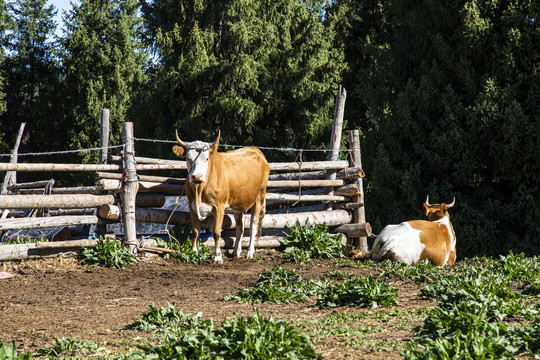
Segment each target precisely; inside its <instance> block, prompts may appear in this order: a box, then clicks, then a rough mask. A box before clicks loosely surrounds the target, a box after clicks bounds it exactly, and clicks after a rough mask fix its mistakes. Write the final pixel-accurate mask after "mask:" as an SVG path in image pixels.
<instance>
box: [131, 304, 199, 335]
mask: <svg viewBox="0 0 540 360" xmlns="http://www.w3.org/2000/svg"><path fill="white" fill-rule="evenodd" d="M141 315H142V316H141V318H140V319H138V320H136V321H135V322H133V323H131V324H129V325H128V326H127V328H128V329H137V330H142V331H156V332H163V331H170V332H178V331H181V330H185V329H192V328H205V327H206V326H208V325H209V320H204V319H203V318H202V313H198V314H196V315H193V314H184V313H183V312H182V311H181V310H176V309H175V304H170V303H167V306H166V307H161V308H157V307H155V306H154V305H150V311H147V312H144V313H142V314H141Z"/></svg>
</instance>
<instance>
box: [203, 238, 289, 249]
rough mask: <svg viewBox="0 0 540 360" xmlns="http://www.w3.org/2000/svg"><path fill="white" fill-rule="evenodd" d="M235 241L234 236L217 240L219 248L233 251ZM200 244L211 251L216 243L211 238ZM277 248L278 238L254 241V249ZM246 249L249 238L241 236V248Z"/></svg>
mask: <svg viewBox="0 0 540 360" xmlns="http://www.w3.org/2000/svg"><path fill="white" fill-rule="evenodd" d="M235 241H236V235H231V236H222V238H221V239H219V246H220V248H222V249H233V248H234V243H235ZM201 243H202V244H204V245H206V246H208V247H209V248H211V249H213V248H214V247H215V244H216V242H215V241H214V239H212V238H206V239H205V241H204V242H201ZM279 246H280V243H279V241H278V236H261V237H260V238H258V239H255V249H261V248H269V249H275V248H279ZM248 247H249V236H243V237H242V248H243V249H247V248H248Z"/></svg>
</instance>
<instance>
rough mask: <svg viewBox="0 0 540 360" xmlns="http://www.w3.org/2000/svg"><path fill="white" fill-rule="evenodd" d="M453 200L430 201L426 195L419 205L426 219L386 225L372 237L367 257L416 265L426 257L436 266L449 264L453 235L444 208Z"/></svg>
mask: <svg viewBox="0 0 540 360" xmlns="http://www.w3.org/2000/svg"><path fill="white" fill-rule="evenodd" d="M454 204H455V199H454V201H452V203H451V204H444V203H442V204H430V203H429V196H428V197H427V198H426V202H425V203H424V205H423V208H424V211H425V213H426V216H427V217H428V221H425V220H412V221H406V222H402V223H401V224H398V225H387V226H386V227H385V228H384V229H382V231H381V232H380V234H379V235H378V236H377V239H375V242H374V244H373V247H372V249H371V252H370V254H369V257H371V259H372V260H373V261H375V262H378V261H382V260H394V261H399V262H403V263H405V264H408V265H416V264H417V263H418V262H419V261H421V260H428V261H429V262H430V263H432V264H434V265H438V266H444V265H447V264H448V265H453V264H454V262H455V261H456V235H455V233H454V228H453V227H452V224H451V223H450V215H449V214H448V209H450V208H452V207H453V206H454Z"/></svg>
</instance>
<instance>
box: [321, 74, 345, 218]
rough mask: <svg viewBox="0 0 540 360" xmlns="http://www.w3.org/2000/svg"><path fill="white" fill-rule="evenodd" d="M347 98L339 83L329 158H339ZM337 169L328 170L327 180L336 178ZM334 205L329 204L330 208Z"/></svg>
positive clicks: (328, 193)
mask: <svg viewBox="0 0 540 360" xmlns="http://www.w3.org/2000/svg"><path fill="white" fill-rule="evenodd" d="M346 98H347V91H346V90H345V89H344V88H343V87H342V86H341V85H339V89H338V92H337V95H336V107H335V110H334V123H333V126H332V136H331V137H330V152H329V154H328V160H329V161H334V160H339V147H340V145H341V133H342V131H343V115H344V113H345V99H346ZM336 173H337V171H336V170H330V171H327V173H326V174H327V180H335V179H336ZM326 194H327V195H333V194H334V188H332V187H329V188H327V189H326ZM331 208H332V207H331V206H330V205H329V206H328V209H331Z"/></svg>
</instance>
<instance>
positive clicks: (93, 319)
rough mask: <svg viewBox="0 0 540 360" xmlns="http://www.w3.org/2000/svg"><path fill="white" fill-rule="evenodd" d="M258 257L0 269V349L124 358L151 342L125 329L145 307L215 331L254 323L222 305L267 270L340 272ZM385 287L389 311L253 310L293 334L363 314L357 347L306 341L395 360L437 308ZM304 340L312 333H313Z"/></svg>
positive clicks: (340, 352) (64, 262) (241, 308)
mask: <svg viewBox="0 0 540 360" xmlns="http://www.w3.org/2000/svg"><path fill="white" fill-rule="evenodd" d="M256 257H257V258H258V259H259V261H246V260H244V259H231V258H225V259H224V264H222V265H217V264H214V263H213V262H212V261H207V262H205V263H203V264H199V265H194V264H189V263H182V262H180V261H179V260H174V259H169V260H164V259H162V258H160V257H152V258H147V259H142V260H141V261H137V262H136V263H135V264H134V265H132V266H130V267H128V268H127V269H123V270H118V269H107V268H86V267H83V266H81V265H79V264H78V262H77V260H75V259H73V258H69V259H61V258H54V259H47V260H33V261H25V262H22V263H19V262H11V263H0V271H9V272H11V273H13V274H15V275H16V276H15V277H14V278H11V279H2V280H0V340H1V341H3V342H4V344H7V343H9V342H11V341H12V340H15V341H16V344H17V349H18V350H19V352H22V351H24V352H29V351H31V352H34V351H36V350H37V349H40V348H44V347H47V346H52V345H54V343H55V340H54V338H55V337H59V338H62V337H76V338H77V340H78V341H84V340H88V341H94V342H99V343H106V344H107V346H108V347H109V348H111V349H110V351H111V352H113V353H116V352H123V353H126V349H125V348H126V345H125V344H126V343H129V342H130V341H131V342H133V341H134V339H137V338H141V337H149V335H148V333H141V332H137V331H135V330H129V329H126V325H127V324H129V323H131V322H133V321H135V320H136V319H138V318H139V317H140V314H141V313H143V312H145V311H148V310H149V304H154V305H155V306H157V307H161V306H166V305H167V302H169V303H174V304H175V308H176V309H177V310H182V311H183V312H184V313H198V312H202V313H203V316H204V317H205V318H212V319H214V321H215V322H217V323H220V322H221V321H222V320H223V319H224V318H229V319H230V318H231V317H232V316H233V314H234V313H237V314H239V315H251V314H253V306H252V305H250V304H237V303H235V302H232V301H224V300H223V297H224V296H227V295H232V294H235V293H236V292H237V291H238V290H241V289H244V288H247V287H249V286H250V285H252V284H253V283H254V282H255V281H256V280H257V278H258V275H259V274H260V272H261V271H262V270H263V269H271V268H272V267H273V266H274V265H275V264H280V265H281V266H282V267H283V268H286V269H292V268H294V269H296V270H297V272H298V273H299V274H300V275H301V276H302V277H304V278H310V279H318V278H319V277H321V276H322V275H323V274H325V273H327V272H329V271H333V270H336V264H337V261H317V262H316V263H314V264H312V265H296V264H284V263H282V262H281V253H279V252H277V251H273V250H258V251H257V253H256ZM338 270H340V271H343V272H349V273H353V274H357V275H367V273H368V272H372V273H375V272H376V270H373V269H371V270H367V269H365V268H361V267H357V266H353V267H344V268H343V267H342V268H339V269H338ZM391 283H392V286H394V287H396V288H398V289H399V305H398V306H394V307H391V308H379V309H374V310H372V309H361V308H356V307H354V308H352V307H346V308H335V309H319V308H318V307H316V306H315V300H316V299H314V298H313V299H310V301H308V302H306V303H299V304H284V305H276V304H259V305H257V308H258V309H259V311H260V312H261V314H263V315H264V316H269V315H270V314H272V315H273V316H274V317H275V318H279V319H283V320H286V321H288V322H291V323H294V324H300V323H306V322H310V321H311V322H313V321H314V320H316V319H322V318H323V317H324V316H326V315H328V314H331V313H335V312H346V313H347V314H356V313H365V315H366V317H365V319H364V320H362V323H361V324H358V326H357V328H356V331H354V336H355V337H356V338H353V339H351V338H350V337H349V338H347V337H343V336H340V335H339V334H337V333H338V332H336V335H332V336H325V337H320V338H317V339H314V338H313V336H312V343H313V345H314V346H315V348H316V350H317V351H318V352H319V353H321V354H322V355H323V356H324V357H325V358H327V359H398V358H400V355H399V351H400V350H402V349H403V346H404V344H405V342H406V341H407V340H408V339H409V338H411V337H412V336H413V331H412V328H413V326H416V325H421V324H422V320H423V318H424V317H425V315H424V314H422V311H421V309H423V308H425V307H432V306H435V305H436V304H434V303H433V302H430V301H428V300H424V299H421V298H420V296H419V291H418V288H417V286H416V285H415V284H413V283H412V282H403V281H399V280H393V281H391ZM415 311H417V312H418V314H419V315H418V316H412V317H410V318H406V319H405V320H403V319H401V318H400V317H399V316H398V317H396V316H395V314H403V313H404V312H405V313H411V314H412V313H414V312H415ZM392 314H394V317H392ZM379 315H380V316H379ZM399 319H401V320H399ZM303 331H307V332H309V327H306V328H305V329H304V330H303ZM315 333H316V330H315ZM312 334H313V330H312ZM135 341H136V340H135ZM131 349H133V346H131Z"/></svg>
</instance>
